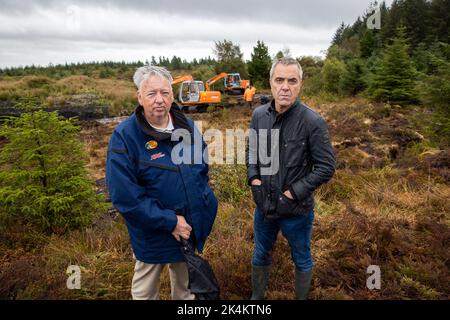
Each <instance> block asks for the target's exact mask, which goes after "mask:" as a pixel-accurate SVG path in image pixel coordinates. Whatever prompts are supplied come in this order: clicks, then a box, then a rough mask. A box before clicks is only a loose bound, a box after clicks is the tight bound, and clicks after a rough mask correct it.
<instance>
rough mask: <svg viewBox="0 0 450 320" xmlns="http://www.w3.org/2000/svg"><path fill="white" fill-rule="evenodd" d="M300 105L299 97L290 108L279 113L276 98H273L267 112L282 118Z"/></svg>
mask: <svg viewBox="0 0 450 320" xmlns="http://www.w3.org/2000/svg"><path fill="white" fill-rule="evenodd" d="M299 106H300V99H298V98H297V99H296V100H295V102H294V104H293V105H292V106H291V107H290V108H289V109H287V110H286V111H285V112H283V113H278V111H277V110H276V109H275V99H272V101H271V102H270V105H269V108H268V110H267V112H268V113H269V114H273V115H274V116H276V117H279V118H281V117H285V116H287V115H288V114H289V113H291V112H292V111H293V110H295V109H297V108H299Z"/></svg>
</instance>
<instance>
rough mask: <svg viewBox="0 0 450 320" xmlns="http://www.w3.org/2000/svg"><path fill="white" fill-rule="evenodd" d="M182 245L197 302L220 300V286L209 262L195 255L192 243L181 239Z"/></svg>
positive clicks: (190, 284) (190, 282) (191, 287)
mask: <svg viewBox="0 0 450 320" xmlns="http://www.w3.org/2000/svg"><path fill="white" fill-rule="evenodd" d="M181 245H182V248H181V251H182V252H183V254H184V257H185V259H186V264H187V267H188V273H189V290H191V293H193V294H194V295H195V297H196V298H197V300H219V299H220V289H219V284H218V283H217V279H216V276H215V275H214V272H213V270H212V268H211V265H210V264H209V262H208V261H206V260H205V259H203V258H202V257H200V256H199V255H198V254H196V253H195V250H194V247H193V245H192V243H191V242H190V241H187V240H185V239H183V238H181Z"/></svg>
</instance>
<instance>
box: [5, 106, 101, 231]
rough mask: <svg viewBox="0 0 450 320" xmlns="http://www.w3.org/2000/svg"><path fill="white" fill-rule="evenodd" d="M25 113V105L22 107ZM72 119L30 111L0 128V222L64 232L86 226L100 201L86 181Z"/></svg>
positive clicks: (77, 131) (75, 127)
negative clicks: (3, 141) (1, 141)
mask: <svg viewBox="0 0 450 320" xmlns="http://www.w3.org/2000/svg"><path fill="white" fill-rule="evenodd" d="M25 108H28V109H30V108H31V107H30V105H28V106H25ZM78 133H79V128H78V127H77V126H76V125H75V124H74V121H73V120H72V119H63V118H61V117H59V116H58V115H57V113H56V112H45V111H42V110H33V111H31V112H26V113H23V114H22V115H21V116H20V117H16V118H13V117H12V118H10V119H8V120H6V122H5V123H4V124H3V125H2V126H1V127H0V137H2V138H5V140H6V144H5V145H4V146H3V147H2V148H1V149H0V168H1V171H0V221H1V224H2V225H3V226H8V225H11V224H16V223H20V224H24V225H27V224H31V225H34V226H36V227H38V228H39V229H40V230H41V231H44V232H48V233H63V232H65V231H67V230H69V229H73V228H77V227H80V226H83V225H86V224H88V223H89V222H90V221H91V219H92V218H93V217H94V216H95V215H96V213H97V212H101V210H104V209H105V202H104V200H103V199H102V197H101V196H100V195H96V194H95V192H94V190H93V185H92V183H91V181H90V180H89V179H88V174H87V170H86V167H85V155H84V152H83V147H82V144H81V142H80V141H79V140H78Z"/></svg>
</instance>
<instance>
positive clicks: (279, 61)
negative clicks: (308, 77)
mask: <svg viewBox="0 0 450 320" xmlns="http://www.w3.org/2000/svg"><path fill="white" fill-rule="evenodd" d="M278 64H283V65H285V66H289V65H292V64H295V65H296V66H297V67H298V76H299V78H300V80H302V79H303V69H302V66H301V65H300V63H299V62H298V61H297V59H294V58H292V57H283V58H280V59H277V58H275V60H274V61H273V63H272V68H270V80H272V77H273V72H274V70H275V67H276V66H277V65H278Z"/></svg>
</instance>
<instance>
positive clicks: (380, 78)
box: [368, 27, 417, 104]
mask: <svg viewBox="0 0 450 320" xmlns="http://www.w3.org/2000/svg"><path fill="white" fill-rule="evenodd" d="M416 77H417V71H416V69H415V67H414V64H413V63H412V61H411V59H410V57H409V55H408V44H407V40H406V38H405V28H404V27H401V28H399V29H398V30H397V37H396V38H394V40H393V43H392V44H391V45H388V46H387V47H386V49H385V51H384V52H383V58H382V59H381V61H380V63H379V64H378V65H376V66H375V69H374V71H373V74H372V77H371V79H370V84H369V89H368V92H369V95H370V96H371V98H373V99H375V100H381V101H389V102H392V103H398V104H405V103H413V102H416V101H417V93H416V92H415V89H414V86H415V79H416Z"/></svg>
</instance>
